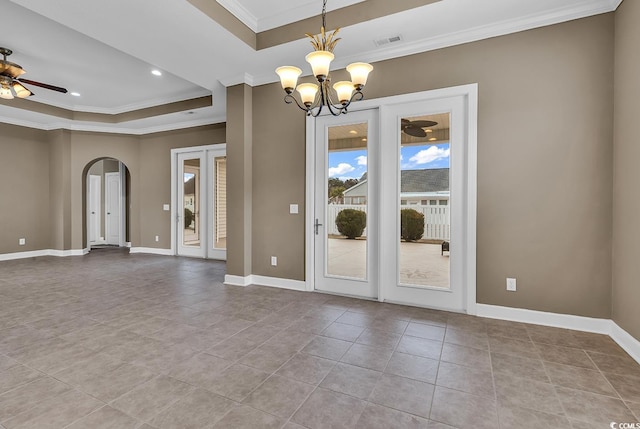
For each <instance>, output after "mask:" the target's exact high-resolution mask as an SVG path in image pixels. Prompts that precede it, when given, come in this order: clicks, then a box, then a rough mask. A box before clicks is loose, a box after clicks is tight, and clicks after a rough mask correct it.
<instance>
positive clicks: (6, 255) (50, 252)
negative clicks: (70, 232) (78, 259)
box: [0, 248, 89, 261]
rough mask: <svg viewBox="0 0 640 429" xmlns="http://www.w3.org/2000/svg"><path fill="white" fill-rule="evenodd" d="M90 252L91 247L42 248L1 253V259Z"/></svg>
mask: <svg viewBox="0 0 640 429" xmlns="http://www.w3.org/2000/svg"><path fill="white" fill-rule="evenodd" d="M87 253H89V249H88V248H87V249H71V250H57V249H42V250H31V251H28V252H15V253H3V254H0V261H11V260H14V259H28V258H38V257H40V256H57V257H61V258H64V257H67V256H82V255H86V254H87Z"/></svg>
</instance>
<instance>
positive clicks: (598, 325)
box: [476, 304, 611, 335]
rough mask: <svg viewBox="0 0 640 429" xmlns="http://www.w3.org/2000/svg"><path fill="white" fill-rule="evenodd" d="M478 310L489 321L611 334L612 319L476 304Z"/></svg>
mask: <svg viewBox="0 0 640 429" xmlns="http://www.w3.org/2000/svg"><path fill="white" fill-rule="evenodd" d="M476 310H477V311H476V315H477V316H480V317H487V318H489V319H501V320H511V321H514V322H522V323H533V324H535V325H544V326H553V327H556V328H565V329H573V330H576V331H585V332H594V333H596V334H607V335H608V334H609V333H610V332H611V328H610V323H611V320H610V319H595V318H592V317H583V316H574V315H571V314H559V313H547V312H545V311H536V310H527V309H524V308H513V307H501V306H499V305H487V304H476Z"/></svg>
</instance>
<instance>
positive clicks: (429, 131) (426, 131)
mask: <svg viewBox="0 0 640 429" xmlns="http://www.w3.org/2000/svg"><path fill="white" fill-rule="evenodd" d="M424 132H425V133H432V132H433V130H424Z"/></svg>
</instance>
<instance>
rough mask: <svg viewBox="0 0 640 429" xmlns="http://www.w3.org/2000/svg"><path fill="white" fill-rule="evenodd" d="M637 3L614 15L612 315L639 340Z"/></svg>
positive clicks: (630, 1)
mask: <svg viewBox="0 0 640 429" xmlns="http://www.w3.org/2000/svg"><path fill="white" fill-rule="evenodd" d="M638 22H640V2H638V1H634V0H625V1H623V2H622V4H621V5H620V7H619V8H618V10H617V11H616V14H615V25H616V27H615V28H616V32H615V79H614V83H615V90H614V103H615V107H614V112H615V116H614V151H613V152H614V181H613V288H612V292H613V293H612V301H613V306H612V307H613V320H614V321H615V322H616V323H617V324H618V325H619V326H620V327H622V328H623V329H625V330H626V331H627V332H628V333H630V334H631V335H633V336H634V337H635V338H636V339H637V340H640V309H639V306H640V281H639V279H640V264H638V255H640V223H639V222H638V219H639V218H640V197H639V196H638V184H640V168H638V161H639V160H640V139H639V138H638V112H640V80H639V79H638V76H640V50H638V40H640V27H639V26H638Z"/></svg>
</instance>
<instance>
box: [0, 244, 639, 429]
mask: <svg viewBox="0 0 640 429" xmlns="http://www.w3.org/2000/svg"><path fill="white" fill-rule="evenodd" d="M224 271H225V266H224V264H222V263H219V262H212V261H202V260H195V259H186V258H175V257H162V256H150V255H128V254H127V253H125V252H122V251H120V250H111V249H105V250H97V251H94V252H92V253H91V254H90V255H88V256H84V257H72V258H64V259H59V258H52V257H44V258H37V259H29V260H18V261H7V262H0V427H1V428H6V429H14V428H16V429H17V428H29V429H46V428H69V429H80V428H90V429H102V428H114V429H127V428H145V429H150V428H161V429H164V428H196V429H203V428H233V429H242V428H252V429H253V428H286V429H295V428H305V427H306V428H366V429H375V428H385V429H387V428H430V429H436V428H437V429H445V428H448V429H451V428H474V429H475V428H489V429H496V428H503V429H504V428H525V429H526V428H532V429H540V428H571V427H573V428H608V427H610V426H609V424H610V422H612V421H616V422H636V421H639V420H640V365H638V364H637V363H636V362H635V361H633V360H632V359H631V358H630V357H629V356H627V355H626V354H625V353H624V352H623V351H622V350H621V349H620V348H619V347H618V346H617V345H616V344H615V343H614V342H613V341H612V340H611V339H609V338H608V337H605V336H601V335H594V334H586V333H581V332H573V331H567V330H561V329H554V328H547V327H542V326H533V325H524V324H519V323H509V322H503V321H494V320H487V319H480V318H476V317H470V316H465V315H460V314H452V313H445V312H438V311H430V310H424V309H418V308H411V307H403V306H396V305H389V304H379V303H374V302H368V301H361V300H355V299H347V298H341V297H335V296H330V295H322V294H313V293H302V292H293V291H286V290H279V289H272V288H264V287H248V288H239V287H231V286H224V285H222V284H221V281H222V279H223V274H224ZM634 413H635V414H634Z"/></svg>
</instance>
